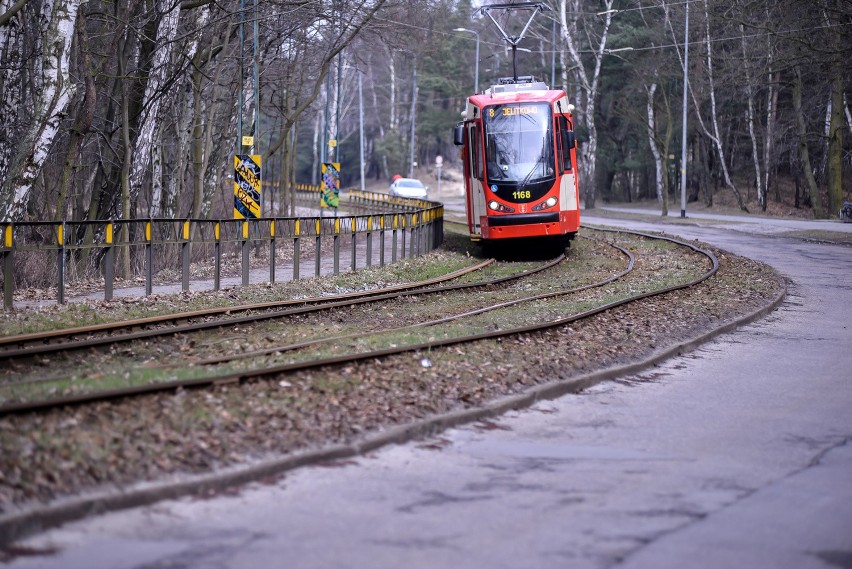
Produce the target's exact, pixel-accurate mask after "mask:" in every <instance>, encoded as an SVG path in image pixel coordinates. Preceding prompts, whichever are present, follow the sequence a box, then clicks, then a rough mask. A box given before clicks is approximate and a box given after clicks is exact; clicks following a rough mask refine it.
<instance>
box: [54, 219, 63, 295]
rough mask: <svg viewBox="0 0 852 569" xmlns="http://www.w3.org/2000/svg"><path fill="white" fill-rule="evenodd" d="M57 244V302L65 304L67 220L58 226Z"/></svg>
mask: <svg viewBox="0 0 852 569" xmlns="http://www.w3.org/2000/svg"><path fill="white" fill-rule="evenodd" d="M56 244H57V245H58V247H59V249H58V253H57V257H56V264H57V271H58V273H59V278H58V279H57V283H56V302H58V303H59V304H65V222H64V221H63V222H62V223H60V224H59V225H58V226H57V227H56Z"/></svg>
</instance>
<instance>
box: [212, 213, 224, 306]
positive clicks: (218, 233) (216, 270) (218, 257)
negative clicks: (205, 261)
mask: <svg viewBox="0 0 852 569" xmlns="http://www.w3.org/2000/svg"><path fill="white" fill-rule="evenodd" d="M213 256H214V259H213V290H219V288H220V287H221V285H222V226H221V223H220V222H218V221H217V222H216V224H215V225H214V226H213Z"/></svg>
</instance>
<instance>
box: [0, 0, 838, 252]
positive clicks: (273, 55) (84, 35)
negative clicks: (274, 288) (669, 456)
mask: <svg viewBox="0 0 852 569" xmlns="http://www.w3.org/2000/svg"><path fill="white" fill-rule="evenodd" d="M542 4H543V5H544V7H545V8H547V9H546V10H545V11H543V12H541V13H538V14H536V16H535V18H533V22H532V24H531V25H530V27H529V29H528V30H527V33H526V37H525V39H524V40H523V42H522V43H521V44H520V45H521V47H522V48H524V49H526V50H529V51H519V52H518V53H517V66H518V70H519V73H520V74H522V75H534V76H535V77H536V78H538V79H541V80H544V81H546V82H547V83H549V84H551V85H553V86H555V87H557V88H564V89H565V90H566V92H567V93H568V95H569V97H570V99H571V100H572V102H573V104H574V105H575V107H576V108H575V111H574V116H575V126H576V130H577V134H578V149H579V152H578V154H579V163H580V169H581V191H582V194H583V200H584V203H585V206H586V207H587V208H593V207H594V206H595V203H596V201H597V200H616V201H627V202H631V201H635V200H647V199H653V200H657V202H658V203H659V204H660V206H661V208H662V211H663V213H666V212H667V210H668V204H669V201H670V200H671V199H676V198H675V196H678V195H679V188H678V184H679V183H680V174H679V172H680V167H681V164H680V156H681V149H682V144H683V141H682V140H681V138H682V136H681V127H682V124H683V119H682V115H681V113H682V111H681V108H682V107H681V106H682V101H683V97H684V94H683V82H684V64H683V62H684V56H685V55H686V53H685V47H686V46H687V45H688V64H687V66H686V74H687V76H688V85H689V89H688V92H687V121H686V123H687V131H686V140H685V143H686V156H687V174H688V176H687V184H686V195H687V196H688V200H689V201H690V202H699V203H703V204H705V205H712V204H713V203H714V200H718V199H720V198H724V199H726V200H731V201H733V202H734V203H735V204H736V205H737V206H738V207H740V208H742V209H747V208H750V209H752V211H754V210H755V209H757V210H765V209H766V208H767V206H768V204H772V203H773V202H780V201H781V199H782V193H783V195H785V196H789V195H792V196H794V202H795V203H794V207H796V208H797V209H799V210H801V212H803V215H805V216H808V217H811V216H812V217H816V218H820V217H836V216H837V214H838V210H839V208H840V207H841V205H842V203H843V201H845V200H849V199H850V190H849V189H848V188H849V187H850V184H849V179H850V175H852V174H850V171H852V144H850V142H852V115H850V106H849V97H848V93H849V91H850V89H849V87H850V76H852V66H850V65H849V64H848V62H849V61H850V60H852V2H850V1H849V0H812V1H808V2H802V1H799V0H748V1H746V0H734V1H728V0H726V1H721V0H687V1H677V2H669V1H665V0H595V1H592V0H550V1H549V2H543V3H542ZM480 7H481V3H479V2H472V1H471V0H457V1H454V0H422V1H416V2H410V1H408V0H286V1H285V0H257V1H255V0H0V220H2V221H5V222H10V221H22V220H30V221H33V220H35V221H49V220H52V221H81V220H96V219H131V218H149V217H154V218H157V217H166V218H187V217H191V218H206V217H216V218H228V217H231V216H232V207H233V155H234V154H235V153H245V154H259V155H261V156H262V164H263V177H264V181H265V183H267V185H266V186H265V187H264V192H263V196H262V215H263V216H266V217H271V216H284V215H288V214H292V212H293V209H292V208H293V196H292V188H293V184H294V183H295V182H302V183H309V182H314V183H316V182H317V180H318V177H319V172H320V164H321V162H323V161H334V162H340V163H341V165H342V184H343V186H344V187H358V186H359V185H360V183H361V165H362V161H361V158H360V156H361V153H362V148H363V156H364V159H363V169H364V176H366V177H368V178H369V179H370V180H377V179H378V180H382V179H385V180H387V179H388V178H389V177H390V176H392V175H394V174H396V173H402V174H407V173H408V172H411V171H413V164H412V161H413V162H416V163H418V164H420V165H421V167H425V166H426V165H432V164H434V162H435V159H436V157H437V156H442V157H443V160H444V165H445V167H446V168H447V169H452V167H453V166H456V167H458V165H459V157H458V151H457V149H456V148H455V147H454V146H453V144H452V129H453V126H454V125H455V123H456V122H457V121H458V120H459V119H460V111H461V110H462V109H463V106H464V99H465V97H467V96H469V95H470V94H472V93H473V90H474V85H475V83H476V82H477V80H478V84H479V88H480V91H481V90H484V89H486V88H487V87H488V86H489V85H490V84H491V83H492V82H493V81H494V80H495V79H496V78H498V77H505V76H511V75H512V59H511V52H510V50H508V49H507V45H506V42H505V41H504V40H503V39H502V37H501V36H500V35H499V33H498V30H497V27H496V26H495V25H494V23H493V22H492V21H491V20H490V19H489V18H487V17H486V16H484V15H483V14H482V13H481V11H480V10H479V8H480ZM687 13H688V28H687V22H686V20H687ZM529 15H530V12H529V11H528V10H515V11H513V12H508V13H506V15H505V19H504V20H503V21H501V22H500V23H501V25H504V26H505V27H506V29H507V31H509V32H510V33H512V34H517V33H519V32H520V30H521V29H522V27H523V25H524V24H525V23H526V21H527V19H528V17H529ZM477 54H478V55H479V61H478V65H477V61H476V57H477ZM477 69H478V78H477V76H476V71H477ZM362 131H363V142H362V140H361V139H362V137H361V132H362ZM844 133H845V134H846V137H845V139H844ZM241 135H250V136H253V141H252V145H251V146H242V145H241V142H242V139H241V138H240V136H241ZM412 135H413V138H412ZM330 141H335V142H334V146H333V147H332V146H331V143H330ZM362 144H363V147H362ZM749 204H752V205H751V206H750V205H749ZM755 204H756V205H755ZM78 238H79V239H81V240H83V239H91V238H92V236H91V235H85V234H80V235H79V236H78Z"/></svg>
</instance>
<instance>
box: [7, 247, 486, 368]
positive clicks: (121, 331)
mask: <svg viewBox="0 0 852 569" xmlns="http://www.w3.org/2000/svg"><path fill="white" fill-rule="evenodd" d="M493 262H494V259H485V260H483V261H481V262H479V263H475V264H473V265H471V266H468V267H465V268H462V269H459V270H457V271H453V272H451V273H448V274H446V275H441V276H439V277H435V278H431V279H426V280H423V281H418V282H413V283H406V284H401V285H396V286H390V287H382V288H376V289H371V290H364V291H355V292H349V293H342V294H336V295H326V296H315V297H304V298H291V299H286V300H280V301H272V302H262V303H251V304H242V305H237V306H220V307H214V308H206V309H202V310H194V311H188V312H180V313H171V314H161V315H157V316H150V317H147V318H136V319H132V320H122V321H116V322H105V323H100V324H92V325H87V326H78V327H74V328H63V329H57V330H45V331H41V332H34V333H29V334H16V335H10V336H5V337H0V361H2V360H3V359H8V358H19V357H29V356H33V355H37V354H45V353H51V352H56V351H63V350H68V349H74V348H75V346H79V347H91V346H95V345H101V344H108V343H113V342H121V341H129V340H134V339H139V338H145V337H152V336H156V335H158V334H173V333H180V332H187V331H192V330H193V329H202V328H203V326H207V325H209V326H212V327H215V326H217V325H219V324H218V322H224V323H228V322H231V323H240V322H241V321H243V320H244V321H250V320H251V319H252V318H257V315H252V316H249V318H247V319H243V320H240V319H238V318H221V319H219V320H213V321H209V322H207V323H205V324H203V325H202V326H199V327H198V328H192V327H191V325H189V326H186V327H181V326H178V323H180V322H186V321H191V320H194V319H205V318H208V319H209V318H214V317H220V316H223V315H225V316H228V315H231V314H235V313H243V312H251V311H257V310H267V311H275V310H276V309H283V308H286V307H291V306H296V305H302V306H307V305H321V304H330V303H334V302H341V301H349V300H356V299H365V298H366V299H369V298H371V297H377V296H381V295H387V294H394V293H402V292H405V291H411V290H416V289H422V288H426V287H429V286H433V285H436V284H440V283H443V282H447V281H450V280H453V279H457V278H459V277H462V276H464V275H467V274H469V273H471V272H474V271H478V270H481V269H483V268H485V267H487V266H488V265H490V264H492V263H493ZM272 317H274V312H273V316H272ZM152 326H160V327H162V328H161V329H157V328H151V329H147V328H148V327H152ZM135 329H144V330H141V331H140V332H138V333H135V334H134V333H131V332H128V331H131V330H135ZM95 334H102V335H103V337H102V338H91V336H92V335H95ZM107 334H114V335H115V336H112V337H110V336H108V335H107ZM78 336H88V337H89V338H87V340H86V341H83V340H78V341H76V342H72V339H73V338H75V337H78ZM9 346H15V347H9Z"/></svg>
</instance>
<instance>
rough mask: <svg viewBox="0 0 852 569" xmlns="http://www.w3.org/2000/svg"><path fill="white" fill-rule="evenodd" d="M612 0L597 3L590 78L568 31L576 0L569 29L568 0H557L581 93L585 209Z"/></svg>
mask: <svg viewBox="0 0 852 569" xmlns="http://www.w3.org/2000/svg"><path fill="white" fill-rule="evenodd" d="M613 2H614V0H604V1H603V4H602V6H601V7H602V8H603V11H602V12H601V13H602V14H603V16H604V24H603V29H602V30H601V35H600V40H599V41H598V43H597V45H593V46H592V48H593V49H592V57H593V59H594V65H593V68H592V74H591V78H590V77H589V75H588V74H587V73H586V68H585V66H584V64H583V60H582V57H581V54H580V50H579V48H578V46H577V43H576V41H575V39H574V33H572V32H575V33H576V30H577V22H576V18H577V17H579V14H581V13H582V11H581V10H580V3H579V0H572V7H571V13H572V14H575V20H574V21H573V22H572V26H571V28H569V26H568V10H567V3H568V0H560V3H559V9H560V21H561V29H562V40H563V41H564V42H565V44H566V45H567V46H568V52H569V53H570V54H571V59H572V60H573V62H574V65H575V68H576V70H577V74H578V76H579V78H580V90H581V91H582V93H583V102H582V107H583V109H582V112H580V113H578V114H579V118H580V121H581V122H582V124H583V126H585V128H586V131H587V133H588V136H589V141H588V142H587V143H586V144H583V145H582V146H581V147H580V153H581V154H582V161H581V163H580V174H581V179H582V184H581V187H582V191H583V192H584V194H585V197H586V209H593V208H594V207H595V166H596V163H597V154H598V131H597V125H596V123H595V106H596V105H597V99H598V85H599V82H600V75H601V63H602V61H603V55H604V50H605V49H606V42H607V37H608V34H609V27H610V24H611V23H612V13H613V10H612V5H613ZM590 21H591V20H590ZM578 103H579V100H578Z"/></svg>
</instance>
